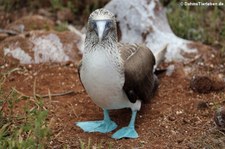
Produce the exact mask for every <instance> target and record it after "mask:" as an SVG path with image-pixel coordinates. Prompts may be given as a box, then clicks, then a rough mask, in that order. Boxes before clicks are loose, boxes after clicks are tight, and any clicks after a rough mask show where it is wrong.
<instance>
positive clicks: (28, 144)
mask: <svg viewBox="0 0 225 149" xmlns="http://www.w3.org/2000/svg"><path fill="white" fill-rule="evenodd" d="M16 70H18V69H13V70H11V71H9V72H7V73H1V82H0V148H10V149H11V148H18V149H24V148H31V149H36V148H39V149H42V148H45V147H46V145H47V141H48V138H49V136H50V129H49V128H48V125H47V121H46V120H47V116H48V110H46V109H45V108H44V104H43V101H42V99H38V98H33V97H28V96H25V95H23V94H22V93H20V92H18V91H17V90H16V89H14V88H11V89H10V90H5V89H4V88H3V86H4V80H5V79H6V77H8V76H9V75H10V73H12V72H14V71H16Z"/></svg>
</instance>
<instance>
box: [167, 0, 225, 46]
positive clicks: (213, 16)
mask: <svg viewBox="0 0 225 149" xmlns="http://www.w3.org/2000/svg"><path fill="white" fill-rule="evenodd" d="M213 2H217V3H219V2H221V1H219V0H216V1H213ZM224 13H225V9H224V6H211V7H210V6H185V5H182V6H181V5H180V1H177V0H173V1H172V2H170V4H169V5H168V6H167V17H168V20H169V23H170V25H171V28H172V30H173V31H174V33H175V34H176V35H177V36H179V37H181V38H185V39H189V40H194V41H200V42H203V43H205V44H208V45H219V46H220V48H221V50H224V48H225V44H224V43H225V22H224V21H223V20H225V16H224Z"/></svg>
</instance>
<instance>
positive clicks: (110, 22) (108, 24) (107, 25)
mask: <svg viewBox="0 0 225 149" xmlns="http://www.w3.org/2000/svg"><path fill="white" fill-rule="evenodd" d="M105 27H106V28H107V29H110V28H112V27H113V22H112V21H107V23H106V25H105Z"/></svg>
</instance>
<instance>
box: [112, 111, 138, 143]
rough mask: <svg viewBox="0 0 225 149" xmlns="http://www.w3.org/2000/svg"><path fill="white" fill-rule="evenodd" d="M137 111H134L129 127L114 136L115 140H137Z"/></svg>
mask: <svg viewBox="0 0 225 149" xmlns="http://www.w3.org/2000/svg"><path fill="white" fill-rule="evenodd" d="M136 115H137V111H132V116H131V120H130V123H129V125H128V126H127V127H123V128H121V129H120V130H118V131H117V132H115V133H114V134H113V135H112V138H114V139H122V138H137V137H138V133H137V132H136V130H135V127H134V124H135V119H136Z"/></svg>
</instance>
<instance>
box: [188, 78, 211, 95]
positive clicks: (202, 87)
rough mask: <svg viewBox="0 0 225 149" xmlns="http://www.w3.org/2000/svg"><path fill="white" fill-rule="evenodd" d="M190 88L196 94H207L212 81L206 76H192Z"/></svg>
mask: <svg viewBox="0 0 225 149" xmlns="http://www.w3.org/2000/svg"><path fill="white" fill-rule="evenodd" d="M190 87H191V89H192V90H193V91H195V92H198V93H209V92H210V91H211V89H212V80H211V79H209V78H208V77H207V76H193V78H192V79H191V82H190Z"/></svg>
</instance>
